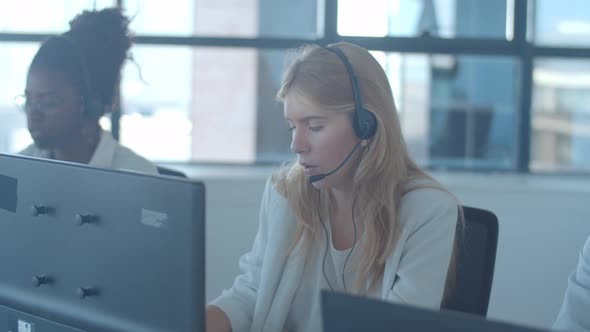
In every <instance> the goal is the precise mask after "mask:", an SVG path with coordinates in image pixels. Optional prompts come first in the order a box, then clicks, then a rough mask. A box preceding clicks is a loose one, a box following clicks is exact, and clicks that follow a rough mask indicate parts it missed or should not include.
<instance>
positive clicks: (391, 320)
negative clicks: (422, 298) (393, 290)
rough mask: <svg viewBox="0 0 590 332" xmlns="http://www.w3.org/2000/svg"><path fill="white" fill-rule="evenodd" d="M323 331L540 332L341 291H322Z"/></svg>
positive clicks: (475, 317) (467, 315)
mask: <svg viewBox="0 0 590 332" xmlns="http://www.w3.org/2000/svg"><path fill="white" fill-rule="evenodd" d="M322 319H323V325H324V332H349V331H355V332H356V331H372V332H391V331H395V332H432V331H436V332H474V331H477V332H541V331H542V330H537V329H533V328H527V327H522V326H516V325H512V324H507V323H500V322H493V321H489V320H486V319H484V318H483V317H481V316H475V315H471V314H465V313H460V312H451V311H435V310H427V309H421V308H417V307H412V306H407V305H403V304H396V303H390V302H383V301H379V300H375V299H368V298H364V297H359V296H351V295H347V294H342V293H334V292H323V293H322Z"/></svg>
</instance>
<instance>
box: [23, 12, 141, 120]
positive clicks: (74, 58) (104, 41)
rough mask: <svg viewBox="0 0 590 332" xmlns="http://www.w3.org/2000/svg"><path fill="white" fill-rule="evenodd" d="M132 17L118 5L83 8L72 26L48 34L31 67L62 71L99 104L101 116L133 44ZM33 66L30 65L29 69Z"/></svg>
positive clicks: (106, 107) (82, 92)
mask: <svg viewBox="0 0 590 332" xmlns="http://www.w3.org/2000/svg"><path fill="white" fill-rule="evenodd" d="M128 27H129V19H128V18H127V17H126V16H125V15H123V13H122V12H121V10H120V9H119V8H107V9H102V10H98V11H88V10H86V11H83V12H82V13H80V14H79V15H77V16H76V17H75V18H74V19H73V20H72V21H70V30H68V31H67V32H65V33H63V34H61V35H58V36H53V37H50V38H48V39H47V40H46V41H45V42H44V43H43V44H42V45H41V47H40V48H39V50H38V51H37V54H35V57H34V58H33V60H32V62H31V65H30V67H29V68H39V67H41V68H44V69H48V70H52V71H56V72H61V73H63V74H64V75H65V76H66V78H68V79H70V80H71V81H72V82H73V83H74V84H76V85H77V86H79V87H80V93H81V94H82V97H84V98H87V99H90V98H93V99H95V100H97V101H98V103H99V104H100V105H99V106H101V107H99V108H98V109H99V110H98V111H94V112H98V113H99V114H92V116H94V117H97V118H99V117H100V116H102V115H103V114H104V112H105V111H106V110H107V109H110V107H109V106H111V105H112V104H113V102H114V99H115V93H116V92H117V89H118V85H119V82H120V78H121V69H122V67H123V63H124V62H125V60H126V59H127V52H128V50H129V48H130V47H131V44H132V39H131V36H130V33H129V29H128ZM29 70H30V69H29Z"/></svg>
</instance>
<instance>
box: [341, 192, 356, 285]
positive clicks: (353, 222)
mask: <svg viewBox="0 0 590 332" xmlns="http://www.w3.org/2000/svg"><path fill="white" fill-rule="evenodd" d="M357 197H358V196H357V195H354V200H353V201H352V211H351V215H352V227H353V229H354V233H353V234H354V236H353V240H352V248H350V251H349V252H348V256H346V260H345V261H344V266H343V267H342V285H343V286H344V292H345V293H347V292H348V291H347V290H346V279H345V278H344V273H345V272H346V263H348V259H349V258H350V256H351V255H352V251H353V250H354V247H355V246H356V221H355V220H354V206H355V205H356V199H357Z"/></svg>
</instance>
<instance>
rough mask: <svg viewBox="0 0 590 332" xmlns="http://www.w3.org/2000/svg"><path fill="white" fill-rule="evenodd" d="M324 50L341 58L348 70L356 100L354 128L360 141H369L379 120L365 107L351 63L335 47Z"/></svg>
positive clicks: (327, 47)
mask: <svg viewBox="0 0 590 332" xmlns="http://www.w3.org/2000/svg"><path fill="white" fill-rule="evenodd" d="M324 49H326V50H328V51H330V52H332V53H334V54H336V55H337V56H338V58H340V60H341V61H342V63H343V64H344V67H345V68H346V72H347V73H348V77H349V78H350V85H351V86H352V98H353V99H354V116H353V120H352V128H353V129H354V132H355V134H356V136H357V137H358V138H360V139H368V138H371V137H373V135H375V132H376V131H377V119H376V118H375V114H373V113H372V112H370V111H368V110H367V109H365V108H364V107H363V100H362V97H361V91H360V90H359V87H358V81H357V79H356V75H355V73H354V70H353V69H352V65H351V64H350V61H348V58H347V57H346V55H344V52H342V51H341V50H340V49H339V48H337V47H335V46H326V47H324Z"/></svg>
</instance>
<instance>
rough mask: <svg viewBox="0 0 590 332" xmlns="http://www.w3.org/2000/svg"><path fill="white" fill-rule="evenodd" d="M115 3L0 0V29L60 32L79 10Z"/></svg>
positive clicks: (8, 30)
mask: <svg viewBox="0 0 590 332" xmlns="http://www.w3.org/2000/svg"><path fill="white" fill-rule="evenodd" d="M115 4H116V1H115V0H76V1H72V0H42V1H40V0H18V1H8V0H6V1H0V32H18V33H61V32H63V31H66V30H67V29H68V28H69V21H70V20H71V19H72V18H73V17H74V16H75V15H76V14H78V13H80V12H81V11H82V10H85V9H92V8H95V6H96V8H98V9H101V8H104V7H112V6H114V5H115Z"/></svg>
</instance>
